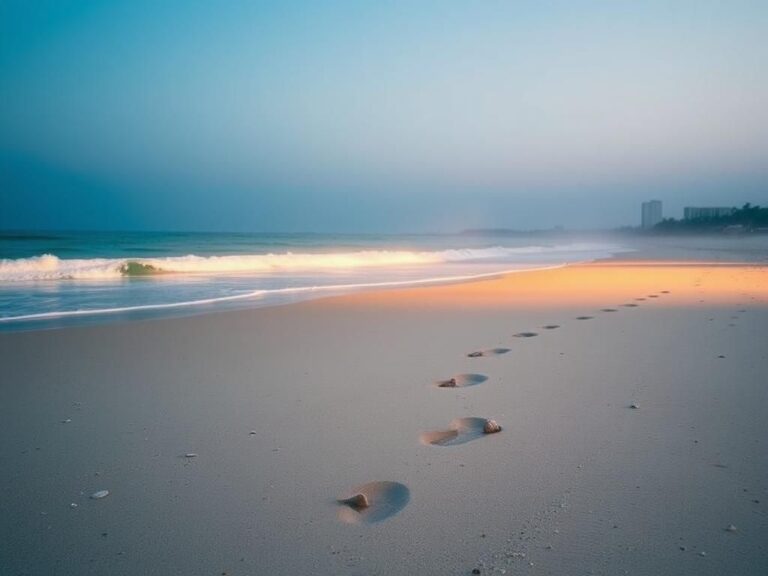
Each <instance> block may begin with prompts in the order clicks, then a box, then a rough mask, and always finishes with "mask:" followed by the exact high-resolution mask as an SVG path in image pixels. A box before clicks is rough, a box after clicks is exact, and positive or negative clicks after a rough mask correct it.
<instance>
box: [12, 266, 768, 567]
mask: <svg viewBox="0 0 768 576" xmlns="http://www.w3.org/2000/svg"><path fill="white" fill-rule="evenodd" d="M629 304H632V305H633V306H628V305H629ZM609 311H610V312H609ZM580 317H589V319H588V320H577V319H578V318H580ZM555 327H557V329H555ZM534 335H535V337H534ZM766 342H768V269H766V268H764V267H759V266H756V265H752V264H749V263H744V264H724V263H718V264H715V263H712V264H701V263H687V262H642V261H633V262H629V263H621V262H608V263H601V264H593V265H585V266H574V267H568V268H564V269H559V270H549V271H541V272H528V273H521V274H512V275H509V276H506V277H503V278H500V279H493V280H487V281H482V282H474V283H469V284H460V285H455V286H440V287H429V288H414V289H407V290H388V291H381V292H368V293H362V294H356V295H351V296H344V297H339V298H328V299H323V300H316V301H313V302H305V303H300V304H294V305H288V306H281V307H275V308H268V309H257V310H247V311H236V312H222V313H215V314H209V315H204V316H198V317H191V318H176V319H164V320H152V321H142V322H129V323H123V324H117V325H105V326H93V327H80V328H67V329H61V330H52V331H39V332H26V333H3V334H0V365H2V374H3V378H2V382H1V383H0V417H1V418H2V422H3V434H2V435H0V485H1V486H2V487H3V493H4V494H5V496H4V497H3V504H2V516H1V517H0V574H2V575H3V576H4V575H6V574H8V575H11V574H13V575H16V574H30V575H38V574H40V575H55V574H78V575H81V574H83V575H87V574H106V573H108V574H112V575H119V574H158V575H159V574H163V575H166V574H219V575H220V574H224V573H226V574H227V575H237V574H243V575H245V574H350V575H353V574H382V575H384V574H387V575H391V574H395V575H397V574H403V575H406V574H408V575H412V574H425V575H431V574H435V575H438V574H439V575H445V574H457V575H461V574H470V573H472V570H480V572H481V573H482V574H494V573H496V574H499V573H501V571H502V570H506V573H507V574H518V573H524V574H564V573H568V574H586V573H590V571H591V572H594V573H596V574H607V573H611V574H621V573H624V571H626V572H627V573H630V574H649V575H650V574H654V575H655V574H670V573H675V574H690V575H693V574H696V575H701V574H713V575H714V574H725V573H727V574H760V573H765V572H766V571H768V545H766V542H767V541H768V540H767V539H766V535H768V515H767V513H766V507H767V506H768V450H766V446H765V442H766V439H767V438H768V423H767V422H768V419H766V414H767V413H768V386H767V385H766V374H768V347H767V346H766ZM502 349H504V350H508V352H506V353H503V354H500V353H498V351H499V350H502ZM474 351H482V352H483V354H482V355H480V356H476V357H471V356H468V355H469V354H471V353H472V352H474ZM451 378H453V379H455V381H456V384H457V385H456V386H447V387H442V386H440V385H439V383H442V382H446V381H449V380H450V379H451ZM632 406H634V408H633V407H632ZM474 419H477V420H474ZM487 419H493V420H495V421H497V422H498V424H500V425H501V427H502V430H501V431H500V432H497V433H493V434H483V432H482V429H481V427H480V425H481V424H482V423H483V422H485V421H486V420H487ZM452 432H455V433H456V435H457V436H461V438H460V441H458V442H454V441H452V440H451V438H450V437H448V436H450V435H451V433H452ZM441 433H442V434H446V433H447V434H448V436H447V437H445V439H443V437H437V438H438V442H437V443H432V440H433V439H434V438H436V437H435V436H431V435H430V434H433V435H434V434H441ZM104 490H107V491H108V492H109V493H108V494H106V495H104V494H103V493H101V496H96V495H97V494H98V493H100V491H104ZM358 493H362V494H364V495H365V496H366V500H365V502H367V505H366V506H365V507H360V508H359V509H356V507H355V506H349V505H348V504H341V503H339V500H340V499H349V498H353V497H355V496H356V494H358ZM94 496H96V497H94ZM356 502H363V501H362V500H359V501H356ZM729 528H730V529H729ZM702 553H703V554H702ZM494 571H495V572H494Z"/></svg>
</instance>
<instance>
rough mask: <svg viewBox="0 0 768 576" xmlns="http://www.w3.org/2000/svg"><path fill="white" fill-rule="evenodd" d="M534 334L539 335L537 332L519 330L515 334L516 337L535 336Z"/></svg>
mask: <svg viewBox="0 0 768 576" xmlns="http://www.w3.org/2000/svg"><path fill="white" fill-rule="evenodd" d="M534 336H538V334H537V333H536V332H518V333H517V334H515V338H533V337H534Z"/></svg>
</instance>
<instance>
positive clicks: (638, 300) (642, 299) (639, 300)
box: [635, 298, 645, 302]
mask: <svg viewBox="0 0 768 576" xmlns="http://www.w3.org/2000/svg"><path fill="white" fill-rule="evenodd" d="M635 302H645V298H635Z"/></svg>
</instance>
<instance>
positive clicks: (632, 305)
mask: <svg viewBox="0 0 768 576" xmlns="http://www.w3.org/2000/svg"><path fill="white" fill-rule="evenodd" d="M622 306H624V308H637V307H638V306H639V304H622Z"/></svg>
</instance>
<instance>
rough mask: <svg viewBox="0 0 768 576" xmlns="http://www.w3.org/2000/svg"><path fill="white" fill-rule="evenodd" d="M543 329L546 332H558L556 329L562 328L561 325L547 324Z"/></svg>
mask: <svg viewBox="0 0 768 576" xmlns="http://www.w3.org/2000/svg"><path fill="white" fill-rule="evenodd" d="M542 328H544V330H556V329H558V328H560V325H559V324H547V325H546V326H542Z"/></svg>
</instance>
